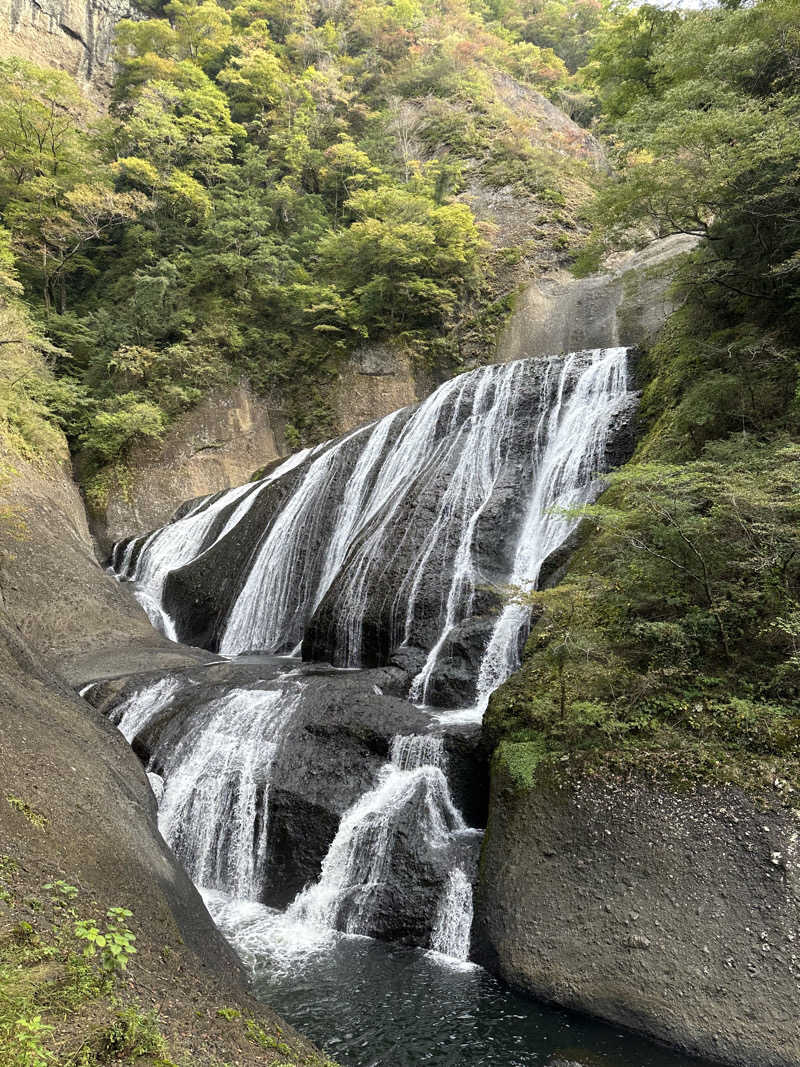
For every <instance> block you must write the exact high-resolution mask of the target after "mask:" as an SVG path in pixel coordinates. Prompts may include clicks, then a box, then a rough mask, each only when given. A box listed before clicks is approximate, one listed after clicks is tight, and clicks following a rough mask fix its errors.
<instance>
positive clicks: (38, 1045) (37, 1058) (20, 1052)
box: [15, 1015, 55, 1067]
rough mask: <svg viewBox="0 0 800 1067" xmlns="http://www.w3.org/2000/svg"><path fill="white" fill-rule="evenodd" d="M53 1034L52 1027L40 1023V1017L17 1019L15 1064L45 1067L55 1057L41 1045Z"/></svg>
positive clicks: (28, 1066)
mask: <svg viewBox="0 0 800 1067" xmlns="http://www.w3.org/2000/svg"><path fill="white" fill-rule="evenodd" d="M52 1032H53V1027H52V1026H48V1025H47V1024H46V1023H43V1022H42V1017H41V1015H34V1016H33V1018H32V1019H17V1023H16V1035H15V1036H16V1043H17V1047H18V1048H17V1056H16V1057H15V1062H16V1063H18V1064H20V1065H22V1064H24V1065H25V1067H46V1065H47V1064H48V1063H51V1062H52V1061H53V1060H54V1059H55V1057H54V1056H53V1053H52V1052H50V1051H49V1049H46V1048H45V1047H44V1045H43V1044H42V1041H43V1039H44V1038H45V1037H46V1036H47V1035H48V1034H50V1033H52Z"/></svg>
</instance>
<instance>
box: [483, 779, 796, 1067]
mask: <svg viewBox="0 0 800 1067" xmlns="http://www.w3.org/2000/svg"><path fill="white" fill-rule="evenodd" d="M797 838H798V816H797V813H795V812H792V811H790V810H788V809H784V808H780V807H779V806H772V805H771V804H770V803H769V801H768V800H767V801H766V802H765V804H764V805H763V807H762V806H759V807H757V806H756V805H755V804H754V803H753V801H752V800H750V799H748V798H747V797H746V796H744V795H743V794H742V793H740V792H738V791H737V790H736V789H733V788H713V789H712V788H705V789H696V790H693V791H692V792H684V793H680V794H676V793H672V792H670V791H669V790H668V789H666V788H663V787H658V786H656V785H654V784H652V783H637V782H635V781H630V782H626V783H625V784H610V783H609V784H604V783H602V782H601V781H599V780H596V779H591V780H586V781H583V782H581V781H579V782H577V783H573V784H570V785H566V786H564V787H563V788H562V789H560V790H556V789H554V788H553V787H552V785H551V786H550V787H548V788H544V787H542V788H537V787H535V786H534V788H533V789H531V790H529V791H518V790H516V789H515V788H514V787H513V784H512V783H511V781H510V780H508V779H507V777H506V776H505V775H504V774H503V773H502V770H499V771H498V773H497V776H496V777H495V779H494V781H493V785H492V800H491V804H490V812H489V823H488V830H487V834H486V838H485V844H484V849H483V855H482V861H481V878H480V883H479V889H478V894H477V897H478V899H477V909H476V918H477V922H476V926H475V934H476V940H477V942H478V943H479V945H480V952H481V955H482V957H483V959H484V960H485V961H486V962H487V963H489V964H490V965H491V966H492V968H493V969H494V970H496V971H497V972H498V973H499V974H501V975H502V976H503V977H504V978H505V979H506V980H507V981H508V982H509V983H510V984H511V985H513V986H515V987H516V988H518V989H521V990H522V991H523V992H527V993H530V994H532V995H534V996H537V997H541V998H543V999H545V1000H548V1001H551V1002H554V1003H557V1004H560V1005H563V1006H565V1007H569V1008H573V1009H577V1010H579V1011H583V1012H587V1013H588V1014H591V1015H595V1016H598V1017H600V1018H603V1019H607V1020H609V1021H611V1022H614V1023H619V1024H622V1025H624V1026H627V1027H630V1028H631V1029H634V1030H638V1031H640V1032H643V1033H645V1034H647V1035H648V1036H651V1037H655V1038H657V1039H659V1040H661V1041H665V1042H667V1043H668V1044H673V1045H676V1046H678V1047H680V1048H682V1049H685V1050H688V1051H690V1052H694V1053H697V1054H699V1055H701V1056H708V1057H709V1058H710V1059H712V1060H713V1061H714V1062H720V1063H726V1064H736V1065H738V1067H745V1065H746V1067H796V1065H797V1064H798V1063H800V1031H798V1028H797V1019H798V1017H800V970H798V959H797V948H796V944H797V941H796V939H797V931H798V928H799V927H800V866H798V859H799V857H798V850H797Z"/></svg>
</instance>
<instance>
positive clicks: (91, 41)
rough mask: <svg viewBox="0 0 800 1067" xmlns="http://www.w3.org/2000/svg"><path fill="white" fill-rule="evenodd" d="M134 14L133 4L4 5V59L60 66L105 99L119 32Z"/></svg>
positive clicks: (0, 41)
mask: <svg viewBox="0 0 800 1067" xmlns="http://www.w3.org/2000/svg"><path fill="white" fill-rule="evenodd" d="M133 14H134V8H133V5H132V4H131V3H130V2H129V0H0V26H1V27H2V32H1V33H0V57H2V58H7V57H9V56H20V57H22V58H23V59H28V60H30V61H31V62H32V63H37V64H39V65H41V66H48V67H58V68H59V69H60V70H65V71H67V72H68V73H69V74H72V75H73V77H75V78H76V79H77V80H78V82H81V83H83V84H84V85H86V86H87V87H88V88H89V90H90V92H91V93H93V94H95V95H99V96H105V95H107V94H108V92H109V90H110V89H111V81H112V77H113V73H114V70H113V63H112V58H111V57H112V48H113V42H114V27H115V26H116V24H117V23H118V22H119V20H120V19H124V18H131V17H132V16H133Z"/></svg>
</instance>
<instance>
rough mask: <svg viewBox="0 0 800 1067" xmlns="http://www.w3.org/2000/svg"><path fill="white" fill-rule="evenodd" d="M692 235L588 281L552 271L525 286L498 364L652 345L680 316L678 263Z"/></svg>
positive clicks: (655, 245) (655, 246) (692, 243)
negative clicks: (673, 291)
mask: <svg viewBox="0 0 800 1067" xmlns="http://www.w3.org/2000/svg"><path fill="white" fill-rule="evenodd" d="M696 247H697V239H696V238H695V237H690V236H684V235H680V234H679V235H677V236H674V237H667V238H664V239H662V240H659V241H653V242H652V243H651V244H649V245H647V246H646V247H645V248H643V249H642V250H641V251H639V252H628V253H625V254H624V255H618V256H616V257H614V259H613V260H612V261H611V262H608V263H606V265H605V267H604V269H602V270H600V271H598V272H597V273H595V274H590V275H588V276H587V277H585V278H575V277H573V276H572V275H571V274H569V273H568V272H567V271H563V270H560V271H552V272H550V273H548V274H544V275H542V276H541V277H538V278H536V280H535V281H533V282H531V283H530V284H528V285H526V286H524V287H523V288H522V290H521V291H520V293H519V295H518V296H517V298H516V302H515V306H514V312H513V314H512V315H511V317H510V319H509V321H508V323H507V325H506V327H505V329H504V330H503V332H502V334H501V336H500V338H499V341H498V345H497V358H498V360H500V361H506V360H511V359H522V358H525V357H527V356H538V355H544V354H545V353H547V352H571V351H574V350H575V349H578V348H594V347H595V346H597V345H636V346H647V344H648V343H649V342H651V341H652V340H653V338H654V337H655V335H656V334H657V333H658V331H659V330H660V329H661V327H662V326H663V325H664V323H665V322H666V320H667V319H668V317H669V316H670V314H671V313H672V312H673V311H674V310H675V307H676V299H677V298H675V297H673V296H671V295H670V292H669V288H670V284H671V282H672V280H673V278H674V276H675V271H676V269H677V266H678V263H679V262H680V257H681V256H682V255H684V254H685V253H687V252H691V251H692V250H693V249H694V248H696Z"/></svg>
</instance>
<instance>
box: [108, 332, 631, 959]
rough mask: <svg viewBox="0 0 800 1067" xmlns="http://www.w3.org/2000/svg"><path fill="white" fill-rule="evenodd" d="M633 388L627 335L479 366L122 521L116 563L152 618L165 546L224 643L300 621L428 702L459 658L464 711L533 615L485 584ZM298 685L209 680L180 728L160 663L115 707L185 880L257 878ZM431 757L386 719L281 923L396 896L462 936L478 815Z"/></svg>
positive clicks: (160, 607)
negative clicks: (227, 483) (153, 516)
mask: <svg viewBox="0 0 800 1067" xmlns="http://www.w3.org/2000/svg"><path fill="white" fill-rule="evenodd" d="M633 397H634V394H633V393H632V392H631V391H630V389H629V384H628V375H627V352H626V350H625V349H622V348H614V349H605V350H595V351H589V352H578V353H573V354H571V355H568V356H554V357H552V358H550V359H547V360H521V361H518V362H516V363H512V364H507V365H496V366H489V367H483V368H480V369H478V370H475V371H471V372H468V373H466V374H462V375H459V376H458V377H457V378H454V379H452V380H451V381H448V382H446V383H445V384H444V385H442V386H441V387H440V388H439V389H437V390H436V391H435V392H434V393H432V394H431V395H430V396H429V397H428V398H427V399H426V400H425V401H423V402H422V403H421V404H420V405H419V406H418V407H416V408H414V409H412V408H405V409H402V410H400V411H397V412H393V413H392V414H391V415H388V416H387V417H386V418H383V419H380V420H378V421H376V422H374V423H371V424H369V425H367V426H363V427H360V428H358V429H356V430H354V431H353V432H352V433H350V434H348V435H347V436H345V437H343V438H341V439H339V440H338V441H333V442H325V443H324V444H322V445H319V446H317V447H316V448H314V449H310V450H309V449H307V450H305V451H303V452H299V453H297V454H296V455H294V456H292V457H290V458H289V459H288V460H286V461H285V462H284V463H283V464H281V465H280V466H279V467H278V468H277V469H276V470H275V471H273V472H272V474H270V475H269V476H268V477H267V478H264V479H262V480H261V481H259V482H254V483H249V484H247V485H245V486H240V487H238V488H236V489H231V490H227V491H225V492H223V493H221V494H217V495H216V496H212V497H207V498H204V499H203V500H201V501H198V502H196V503H195V504H194V505H193V506H192V508H191V509H190V510H189V511H187V512H186V514H185V515H183V516H181V517H180V518H177V519H175V520H174V521H173V522H171V523H170V524H168V525H167V526H165V527H164V528H163V529H161V530H156V531H153V532H152V533H150V534H148V535H147V536H146V537H143V538H135V539H133V540H131V541H126V542H120V543H119V544H117V545H116V546H115V547H114V551H113V553H112V566H113V569H114V570H115V571H116V573H117V575H118V576H119V577H120V578H128V579H131V580H133V581H134V582H135V584H136V593H137V596H139V598H140V599H141V600H142V602H143V603H144V604H145V605H146V606H147V607H148V611H149V613H150V614H151V617H152V618H153V619H154V620H156V622H157V623H160V626H161V628H162V629H163V630H164V632H165V633H167V634H168V635H170V634H171V635H173V636H174V630H175V628H174V624H173V623H172V620H171V618H170V615H169V612H168V611H167V609H166V608H165V606H164V603H163V596H164V590H165V588H167V589H168V590H171V589H172V585H173V583H170V584H169V586H165V583H166V579H167V576H168V575H169V573H170V572H171V571H173V570H175V569H176V568H178V567H182V568H186V572H185V573H186V575H187V587H191V583H190V582H189V581H188V579H189V578H191V577H192V576H193V575H195V574H196V575H197V577H198V579H204V578H205V577H208V579H209V580H208V582H204V581H202V580H201V581H199V584H198V587H199V588H200V589H201V590H202V594H203V595H202V596H201V597H198V603H201V602H202V603H204V604H205V603H208V604H209V605H211V608H210V609H209V610H210V611H212V613H213V615H214V621H215V622H216V627H215V629H216V632H217V633H220V634H221V640H220V651H221V652H222V653H223V654H226V655H237V654H239V653H242V652H245V651H249V650H261V651H266V652H272V653H275V652H277V653H280V652H283V651H288V650H290V649H295V651H297V650H298V648H299V646H298V642H302V641H304V639H307V640H308V644H307V645H304V647H306V648H307V649H310V650H311V652H312V654H313V655H315V656H316V658H318V659H330V660H331V662H332V663H334V664H335V665H336V666H340V667H350V668H353V667H357V666H360V665H361V663H362V662H367V663H379V664H385V663H387V662H391V663H393V665H394V664H396V663H399V664H400V665H401V666H402V667H403V669H405V670H406V674H405V683H404V684H406V685H408V687H409V689H408V695H409V699H410V700H411V701H412V702H414V703H416V704H419V705H422V706H423V708H425V707H428V706H429V705H431V704H433V703H435V702H436V701H437V700H438V701H440V702H444V701H445V700H446V699H447V697H448V690H447V688H446V686H447V684H449V683H448V681H447V678H448V675H447V672H448V671H451V672H452V673H451V677H457V672H458V671H459V670H460V671H461V672H462V675H461V677H460V678H457V682H456V683H453V687H452V689H451V690H450V692H451V693H452V692H456V693H458V694H467V695H466V696H465V697H464V699H463V700H462V701H461V703H462V705H463V704H466V703H469V702H470V701H472V699H473V697H472V694H475V693H476V692H477V700H476V702H475V706H474V707H472V708H468V709H465V708H463V707H462V708H461V709H460V711H459V712H458V714H459V715H463V716H466V717H469V718H475V719H477V718H479V717H480V715H482V713H483V710H484V709H485V706H486V702H487V701H488V698H489V695H490V694H491V692H492V691H493V690H494V689H495V688H496V687H497V686H498V685H500V684H502V682H503V681H505V679H506V678H507V677H508V676H509V674H510V673H511V672H512V671H513V670H514V669H515V668H516V667H517V666H518V656H519V647H520V643H521V638H522V636H523V635H524V633H525V630H526V627H527V626H528V624H529V611H528V610H527V609H526V608H525V607H524V606H523V605H520V604H515V603H510V604H507V605H506V606H505V607H499V606H498V599H499V598H498V596H497V590H498V588H500V587H502V586H504V585H506V584H511V585H514V586H517V587H522V588H535V586H536V583H537V582H538V580H539V575H540V571H541V568H542V564H543V562H544V561H545V560H546V558H547V557H548V556H549V555H550V554H551V553H552V552H553V551H554V550H555V549H556V548H558V547H559V546H560V545H562V544H563V543H564V541H565V540H566V538H567V537H569V535H570V533H571V532H572V531H573V530H574V529H575V527H576V525H577V522H578V518H577V517H576V515H577V513H578V512H579V511H580V509H581V508H582V507H584V506H585V505H586V504H587V503H589V502H590V501H591V500H593V499H594V497H595V496H596V495H597V493H598V492H599V490H600V488H601V484H602V483H601V481H600V477H601V475H602V473H603V472H604V471H605V470H606V469H607V466H608V456H609V454H611V447H612V445H613V443H614V441H615V437H614V434H615V433H616V432H617V430H618V429H619V428H620V427H623V426H624V424H625V419H626V413H627V412H628V411H629V409H630V408H631V406H632V401H633ZM284 477H287V478H288V480H287V481H286V482H284V483H283V485H282V486H281V487H280V489H279V490H278V491H276V492H268V493H264V489H265V488H266V487H267V486H269V485H271V484H272V483H273V482H275V481H277V480H278V479H281V478H284ZM245 520H246V521H245ZM233 531H238V533H237V534H236V536H235V537H233V538H232V543H233V544H234V545H235V552H234V553H232V558H233V559H235V560H237V561H239V562H237V564H236V568H238V569H236V568H232V569H231V571H230V572H229V571H227V570H225V569H224V564H225V556H224V548H223V547H221V548H220V549H218V550H216V551H213V552H212V551H211V549H212V548H215V546H219V545H220V542H224V541H225V539H226V538H228V537H229V535H232V533H233ZM221 561H222V562H221ZM242 561H243V562H242ZM190 568H196V571H192V570H191V569H190ZM183 577H184V575H183V574H182V576H181V580H182V581H183ZM170 595H172V593H171V592H170ZM203 621H204V623H205V622H206V621H207V620H203ZM185 625H186V626H190V625H191V620H188V621H186V623H185ZM208 630H209V628H208V627H206V628H205V631H204V632H208ZM376 635H377V636H376ZM469 642H471V643H469ZM296 646H297V647H296ZM404 657H405V658H404ZM459 657H461V658H460V659H459ZM304 669H305V668H298V670H299V671H300V672H302V671H303V670H304ZM309 670H310V669H309ZM250 677H251V678H252V676H250ZM443 677H444V679H445V684H444V687H443V683H442V678H443ZM464 679H466V680H464ZM189 682H190V684H192V681H191V679H189ZM228 684H230V683H228ZM246 684H255V685H256V686H258V685H261V684H265V683H252V681H250V682H249V683H245V685H246ZM268 684H269V685H272V684H273V683H271V682H270V683H268ZM307 684H312V683H304V682H303V681H296V680H295V681H289V676H286V678H285V679H284V680H283V682H282V683H281V686H282V687H281V688H280V689H278V688H277V686H276V688H267V689H262V688H257V687H256V688H252V689H251V688H246V687H234V688H231V689H229V690H228V691H227V692H225V693H224V695H219V690H218V689H216V690H214V692H215V696H214V698H213V699H209V698H206V699H205V700H204V701H201V702H199V703H196V704H195V706H193V707H192V713H191V715H190V716H187V715H185V714H184V713H183V705H181V709H182V710H181V712H180V714H179V715H177V716H176V718H175V723H176V725H175V726H174V728H173V726H172V725H171V724H170V723H169V722H168V723H167V725H166V726H164V725H163V724H162V722H161V720H160V719H159V715H160V714H161V712H162V711H164V709H166V708H168V707H169V706H170V704H171V703H173V702H174V701H175V700H176V699H177V689H178V682H177V681H176V679H175V676H171V677H168V678H165V679H163V680H161V681H159V682H154V683H150V684H148V685H147V686H144V687H142V688H140V689H139V690H137V691H136V692H135V693H133V694H131V695H129V696H128V697H127V699H126V700H125V701H123V702H122V703H121V704H120V705H119V706H118V707H117V708H116V710H115V712H114V713H113V714H114V721H116V722H117V723H118V725H119V727H120V729H121V730H122V732H123V733H124V734H125V736H126V737H127V738H128V739H129V740H133V739H135V738H136V736H137V735H140V734H142V732H143V731H145V730H146V729H147V728H148V727H150V726H154V736H156V737H157V752H156V753H154V756H153V759H152V760H151V765H150V766H149V767H148V772H149V774H150V776H151V777H150V780H151V784H152V786H153V790H154V792H155V793H156V794H157V795H158V796H159V824H160V826H161V829H162V833H163V834H164V837H165V839H166V840H167V842H168V843H169V844H170V845H171V846H172V848H173V849H174V850H175V852H176V853H177V855H178V856H179V857H180V859H181V860H182V861H183V863H184V865H185V866H186V868H187V870H188V872H189V874H190V875H191V877H192V878H193V879H194V881H195V883H196V884H197V885H199V886H202V887H204V889H206V890H209V891H211V892H217V893H219V892H222V893H226V894H231V895H232V896H233V897H234V898H235V899H237V900H239V901H241V902H243V904H242V906H243V907H249V906H250V904H251V903H252V902H254V901H258V900H259V898H260V897H261V896H262V891H263V886H264V884H265V873H266V870H267V865H268V861H269V845H268V839H267V834H268V829H269V825H268V823H269V819H268V816H269V789H270V781H271V780H272V777H273V764H274V761H275V759H276V756H277V752H278V751H279V748H280V743H281V741H282V739H283V738H284V737H285V736H286V731H287V729H288V726H289V724H290V722H291V719H292V716H293V714H294V712H295V710H296V709H297V708H298V707H299V704H300V700H301V694H302V692H303V688H304V685H307ZM458 685H460V686H461V689H458V688H457V686H458ZM373 689H374V692H375V694H376V696H377V697H381V696H382V692H381V689H380V688H378V687H377V686H374V687H373ZM309 692H310V690H309ZM459 699H460V698H459ZM451 707H452V704H451ZM408 713H409V715H410V714H411V711H410V710H409V712H408ZM413 714H414V715H419V714H420V712H414V713H413ZM154 724H155V725H154ZM156 728H157V729H156ZM395 728H396V727H395ZM413 728H414V727H413V726H412V727H411V729H413ZM419 729H420V730H421V731H423V730H424V729H425V726H424V725H422V726H420V727H419ZM179 731H183V732H182V733H179ZM144 747H147V746H146V744H145V745H144ZM446 764H447V760H446V757H445V749H444V743H443V739H442V738H441V737H437V736H432V735H431V734H428V733H424V732H420V733H406V734H397V735H396V736H395V737H394V739H393V741H392V745H391V750H390V753H389V757H388V760H387V762H386V763H385V764H384V765H383V766H382V767H381V768H380V770H379V771H378V772H377V775H376V776H375V777H374V779H372V780H371V785H370V787H369V788H367V789H366V791H365V792H363V793H362V795H361V796H360V797H359V798H358V799H357V800H355V802H352V797H353V793H349V794H347V798H346V801H344V802H339V801H337V804H336V806H335V807H334V808H333V810H334V811H336V812H341V811H342V809H343V808H344V807H345V804H349V805H350V806H349V807H348V808H347V810H345V811H344V813H343V814H342V815H341V818H340V821H339V825H338V829H337V831H336V833H335V835H334V837H333V840H332V841H330V844H329V846H328V850H327V854H326V855H325V857H324V859H323V861H322V864H321V869H320V870H319V877H318V878H317V881H316V882H315V883H313V884H311V885H307V886H306V888H305V889H304V890H303V891H302V892H300V893H299V894H298V895H297V896H296V898H295V900H294V901H293V902H292V904H291V905H290V906H289V909H288V911H287V912H286V916H285V918H286V921H287V922H288V923H290V924H293V929H295V930H299V929H301V928H303V927H306V928H308V929H309V930H311V929H316V930H317V931H320V930H323V931H325V930H327V931H330V930H338V931H344V932H345V933H351V934H375V935H376V936H382V933H383V932H384V931H385V930H386V927H385V926H384V927H382V926H381V922H384V921H385V916H386V915H387V913H389V912H390V911H393V910H395V911H396V912H397V913H398V914H401V915H403V916H406V915H410V916H413V919H412V920H409V925H408V926H405V927H403V926H400V930H401V932H400V933H399V934H398V933H397V929H398V926H397V925H396V926H395V927H393V928H392V936H401V937H409V938H410V937H412V936H413V937H414V938H416V939H417V943H420V944H425V945H427V946H428V947H430V949H431V950H432V951H433V952H435V953H439V954H443V955H446V956H450V957H454V958H456V959H466V958H467V955H468V952H469V943H470V927H471V922H472V888H471V879H472V874H473V868H474V863H475V856H474V844H475V838H474V835H475V834H476V833H477V832H476V831H470V830H469V829H468V828H467V826H466V825H465V822H464V819H463V817H462V815H461V813H460V812H459V811H458V809H457V808H456V806H455V804H454V803H453V798H452V796H451V793H450V787H449V784H448V780H447V773H446V772H447V766H446ZM284 770H285V768H284ZM276 814H277V812H276ZM470 835H472V837H470ZM276 840H277V838H276ZM328 840H329V839H328V837H325V838H324V840H323V841H322V842H321V847H320V849H319V851H320V852H321V851H322V850H323V849H324V848H325V846H326V845H327V844H328ZM318 855H319V853H317V856H318ZM276 861H277V858H276ZM315 862H318V859H317V860H316V861H315ZM304 876H305V875H304ZM295 884H297V883H295ZM425 894H427V896H426V895H425ZM247 902H250V903H247ZM420 902H422V903H420ZM404 909H405V910H404ZM382 916H383V917H384V918H383V919H382ZM404 921H405V919H404ZM409 931H410V932H409Z"/></svg>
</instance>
